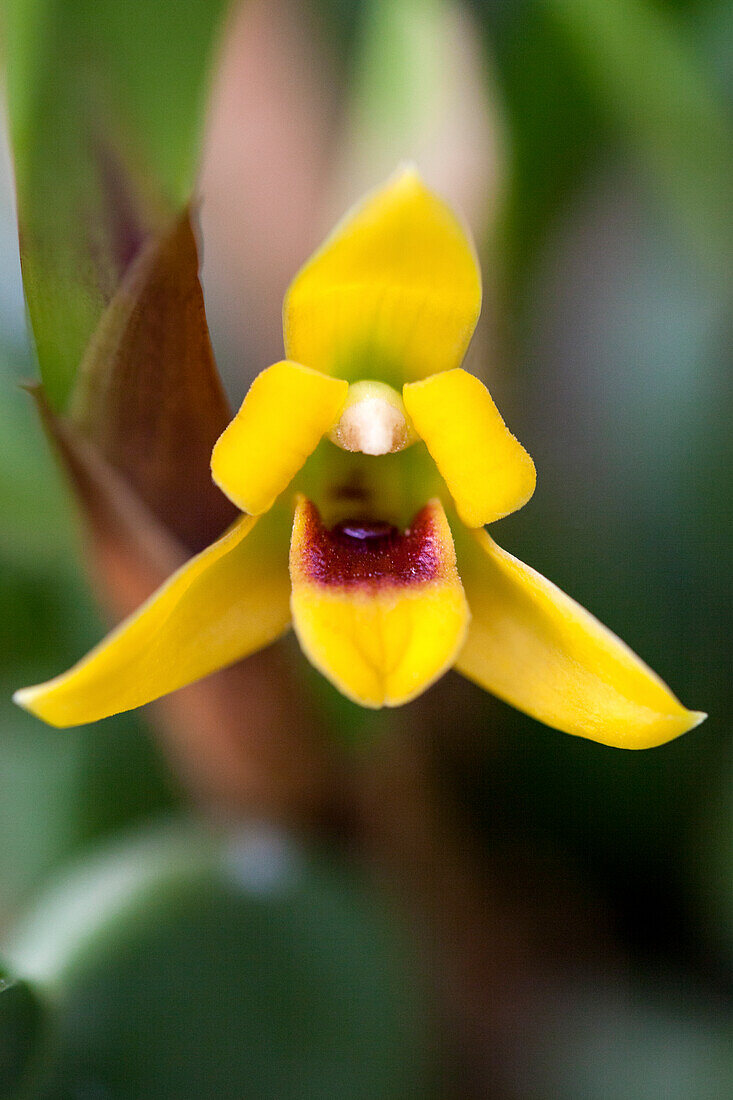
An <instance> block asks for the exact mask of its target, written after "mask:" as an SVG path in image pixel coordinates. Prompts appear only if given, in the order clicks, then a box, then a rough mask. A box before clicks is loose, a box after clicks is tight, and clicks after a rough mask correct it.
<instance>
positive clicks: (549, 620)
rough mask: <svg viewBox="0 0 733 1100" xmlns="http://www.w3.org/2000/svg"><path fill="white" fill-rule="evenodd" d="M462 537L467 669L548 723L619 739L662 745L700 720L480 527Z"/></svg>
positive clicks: (462, 662)
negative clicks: (468, 622) (468, 611)
mask: <svg viewBox="0 0 733 1100" xmlns="http://www.w3.org/2000/svg"><path fill="white" fill-rule="evenodd" d="M464 542H465V545H464V544H463V543H461V544H460V546H459V551H460V568H461V576H462V579H463V582H464V584H465V587H466V595H467V597H468V602H469V606H470V608H471V615H472V619H471V626H470V628H469V632H468V637H467V640H466V644H465V646H464V648H463V650H462V652H461V653H460V655H459V657H458V660H457V661H456V668H457V669H458V671H459V672H462V673H463V674H464V676H467V677H469V679H471V680H475V681H476V683H478V684H480V685H481V686H482V687H484V688H486V689H487V690H488V691H491V692H493V694H495V695H498V696H499V697H500V698H502V699H505V700H506V701H507V702H508V703H511V704H512V706H515V707H518V708H519V709H520V710H523V711H526V712H527V714H530V715H532V717H534V718H538V719H539V720H540V721H541V722H545V723H546V724H547V725H548V726H553V727H554V728H555V729H559V730H563V731H565V732H566V733H573V734H577V735H578V736H580V737H588V738H590V739H591V740H593V741H600V742H602V743H603V744H606V745H613V746H616V747H618V748H627V749H643V748H651V747H653V746H655V745H661V744H663V743H664V742H666V741H671V740H672V738H674V737H678V736H679V735H680V734H682V733H686V732H687V730H689V729H692V728H693V726H696V725H698V724H699V723H700V722H701V721H703V719H704V718H705V715H704V714H700V713H695V712H693V711H689V710H686V709H685V708H684V707H683V706H682V704H681V703H680V702H679V701H678V700H677V699H676V698H675V696H674V695H673V694H672V692H671V691H670V690H669V688H668V687H667V686H666V684H664V683H663V682H662V680H660V679H659V677H658V676H657V675H656V674H655V673H654V672H652V670H651V669H650V668H648V667H647V665H645V664H644V662H643V661H642V660H641V659H640V658H639V657H637V656H636V655H635V654H634V653H633V652H632V651H631V650H630V649H629V648H628V646H626V645H625V644H624V643H623V642H622V641H621V640H620V639H619V638H617V637H616V635H615V634H612V633H611V631H610V630H608V629H607V628H606V627H605V626H603V625H602V624H601V623H599V622H598V620H597V619H595V618H594V617H593V616H592V615H591V614H590V613H589V612H588V611H586V610H584V608H582V607H581V606H580V605H579V604H578V603H576V602H575V600H573V599H571V598H570V597H569V596H567V595H565V593H564V592H561V591H560V589H559V588H557V587H556V585H554V584H552V583H551V582H550V581H548V580H546V579H545V578H544V577H543V576H541V575H540V574H539V573H537V572H536V571H535V570H534V569H530V567H529V566H528V565H524V564H523V563H522V562H521V561H518V560H517V559H516V558H514V557H512V555H511V554H508V553H507V552H506V551H505V550H502V549H501V548H500V547H499V546H497V545H496V543H495V542H494V541H493V540H492V539H491V538H490V537H489V536H488V535H487V534H486V532H485V531H480V532H478V531H477V532H474V533H473V535H472V536H468V535H467V536H465V539H464Z"/></svg>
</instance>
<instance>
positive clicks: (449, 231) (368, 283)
mask: <svg viewBox="0 0 733 1100" xmlns="http://www.w3.org/2000/svg"><path fill="white" fill-rule="evenodd" d="M480 309H481V274H480V271H479V267H478V264H477V261H476V256H475V253H474V250H473V245H472V243H471V241H470V240H469V238H468V236H467V234H466V231H465V230H464V228H463V227H462V225H461V224H460V222H459V221H458V220H457V218H456V217H455V215H454V214H453V212H452V211H451V210H450V209H449V208H448V207H447V206H446V205H445V203H443V202H442V201H441V200H440V199H438V198H437V197H436V196H435V195H434V194H433V193H432V192H431V191H429V190H428V189H427V188H426V187H425V185H424V184H423V182H422V180H421V179H420V177H419V176H418V174H417V172H416V171H415V170H414V169H412V168H406V169H403V170H402V171H400V172H399V173H398V174H397V175H395V176H394V177H393V178H392V179H391V180H390V181H389V182H388V183H387V184H386V186H385V187H383V188H382V189H381V190H379V191H376V192H375V193H374V194H373V195H371V196H370V197H369V198H367V200H366V201H365V202H364V203H363V204H362V205H360V206H358V207H356V209H355V210H353V211H351V212H350V213H349V214H347V215H346V217H345V218H344V220H343V221H342V222H341V224H340V225H339V226H337V228H336V229H335V231H334V232H333V234H332V235H331V236H330V237H329V238H328V239H327V240H326V242H325V244H324V245H323V246H322V247H321V248H320V249H319V250H318V251H317V252H316V253H315V254H314V255H313V256H312V257H311V259H310V260H308V262H307V263H306V264H305V266H304V267H303V268H302V269H301V271H300V272H299V273H298V275H296V277H295V279H294V280H293V282H292V284H291V285H290V289H289V290H288V292H287V295H286V297H285V302H284V305H283V328H284V334H285V351H286V354H287V356H288V357H289V358H291V359H296V360H297V361H298V362H301V363H307V364H308V365H309V366H311V367H317V368H318V369H320V370H323V371H326V372H327V373H329V374H338V375H340V376H341V377H345V378H348V379H349V380H350V381H355V380H357V379H359V378H375V379H379V380H380V381H382V382H387V383H389V384H390V385H394V386H396V387H398V388H399V387H401V385H402V383H403V382H404V381H405V380H411V379H416V378H424V377H425V376H426V375H428V374H433V373H434V372H435V371H441V370H448V369H449V368H451V367H455V366H458V364H459V363H460V362H461V360H462V359H463V356H464V354H465V352H466V348H467V347H468V344H469V341H470V339H471V336H472V334H473V330H474V328H475V326H476V321H477V320H478V315H479V312H480Z"/></svg>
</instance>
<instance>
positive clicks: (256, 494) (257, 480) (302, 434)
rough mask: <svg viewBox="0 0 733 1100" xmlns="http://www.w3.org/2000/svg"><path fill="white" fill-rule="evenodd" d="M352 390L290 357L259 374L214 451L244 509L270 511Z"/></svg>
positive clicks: (221, 474)
mask: <svg viewBox="0 0 733 1100" xmlns="http://www.w3.org/2000/svg"><path fill="white" fill-rule="evenodd" d="M348 390H349V386H348V383H347V382H344V381H342V380H341V379H340V378H330V377H328V376H327V375H325V374H322V373H321V372H320V371H317V370H311V369H310V367H303V366H301V365H300V364H299V363H292V362H289V361H288V360H283V361H282V362H280V363H275V364H274V365H273V366H271V367H268V368H267V370H263V371H262V373H261V374H258V375H257V377H256V378H255V380H254V382H253V383H252V385H251V386H250V388H249V392H248V394H247V396H246V397H245V399H244V401H243V402H242V407H241V408H240V410H239V412H238V413H237V415H236V416H235V417H234V420H232V422H231V424H230V425H229V426H228V428H227V429H226V430H225V431H224V432H223V433H222V435H220V436H219V439H218V440H217V442H216V445H215V446H214V450H213V452H212V455H211V474H212V477H213V479H214V481H215V482H216V484H217V485H218V486H219V488H220V489H221V490H222V492H224V493H226V495H227V496H228V497H229V499H230V500H232V501H234V503H235V504H236V505H237V507H238V508H241V509H242V511H243V512H249V514H250V515H261V514H262V513H263V512H267V511H268V510H269V509H270V508H271V507H272V505H273V503H274V502H275V499H276V498H277V497H278V496H279V495H280V493H282V492H283V490H284V489H286V488H287V487H288V485H289V484H290V482H291V481H292V479H293V477H294V476H295V474H297V472H298V470H299V469H300V468H301V466H302V465H303V463H304V462H305V460H306V459H307V458H308V456H309V455H310V454H311V453H312V452H313V451H314V450H315V449H316V447H317V446H318V443H319V441H320V439H321V437H322V436H323V435H324V434H325V433H326V432H327V431H328V430H329V428H331V427H332V426H333V424H334V423H335V421H336V420H337V419H338V415H339V413H340V411H341V407H342V405H343V404H344V401H345V400H346V395H347V393H348Z"/></svg>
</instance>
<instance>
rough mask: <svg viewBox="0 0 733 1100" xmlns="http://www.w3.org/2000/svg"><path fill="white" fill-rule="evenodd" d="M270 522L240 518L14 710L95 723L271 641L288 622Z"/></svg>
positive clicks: (277, 542) (282, 541)
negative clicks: (80, 656) (89, 649)
mask: <svg viewBox="0 0 733 1100" xmlns="http://www.w3.org/2000/svg"><path fill="white" fill-rule="evenodd" d="M276 518H277V517H276V516H275V514H274V513H273V518H271V517H268V518H267V520H265V521H262V522H260V523H259V526H255V525H256V524H258V520H257V519H256V518H255V517H252V516H242V517H240V519H239V520H238V521H237V522H236V523H235V524H234V525H233V526H232V527H231V528H230V529H229V530H228V531H227V532H226V533H225V534H224V535H222V537H221V538H220V539H218V541H217V542H215V543H212V545H211V546H209V547H208V548H207V549H206V550H204V551H202V553H200V554H198V555H197V556H196V557H194V558H192V559H191V560H190V561H188V562H187V563H186V564H185V565H184V566H182V567H181V568H180V569H179V570H178V571H177V572H176V573H174V574H173V576H172V577H170V578H169V579H168V580H167V581H166V582H165V584H163V585H162V586H161V587H160V588H159V589H158V591H157V592H155V593H154V594H153V595H152V596H151V597H150V599H149V600H147V601H146V603H144V604H143V605H142V607H141V608H140V609H139V610H138V611H136V612H135V613H134V614H133V615H131V616H130V617H129V618H128V619H127V620H126V621H125V622H123V623H122V624H121V625H120V626H118V627H117V629H116V630H113V631H112V633H111V634H109V635H108V637H107V638H106V639H105V640H104V641H103V642H101V643H100V644H99V645H98V646H97V647H96V648H95V649H93V650H92V651H91V653H89V654H88V655H87V656H86V657H84V658H83V659H82V660H81V661H79V663H78V664H76V665H75V666H74V667H73V668H72V669H70V670H69V671H68V672H66V673H63V674H62V675H61V676H57V677H56V678H55V679H53V680H49V681H48V682H47V683H45V684H39V685H37V686H36V687H29V688H24V689H22V690H21V691H18V692H16V694H15V696H14V698H15V701H16V702H17V703H19V704H20V706H22V707H25V708H26V710H29V711H31V712H32V713H33V714H36V715H37V716H38V717H39V718H42V719H43V721H45V722H48V723H49V724H50V725H52V726H75V725H80V724H82V723H85V722H94V721H96V720H97V719H99V718H106V717H107V716H108V715H110V714H117V713H119V712H120V711H124V710H131V709H132V708H133V707H139V706H141V705H142V704H143V703H148V702H150V701H151V700H153V699H157V698H158V697H159V696H161V695H165V694H167V693H168V692H170V691H175V690H176V689H177V688H180V687H183V686H184V685H185V684H189V683H191V682H192V681H194V680H199V679H201V677H203V676H206V675H208V674H209V673H210V672H214V671H215V670H216V669H219V668H223V667H224V666H225V665H230V664H232V663H233V662H234V661H237V660H239V659H240V658H242V657H245V656H247V655H248V654H249V653H252V652H253V651H254V650H256V649H260V648H262V646H265V645H267V644H268V643H269V642H271V641H273V640H274V639H275V638H276V637H277V636H278V635H279V634H281V633H282V632H283V631H284V630H285V629H286V627H287V626H288V623H289V619H290V612H289V607H288V596H289V584H288V574H287V562H286V555H285V552H284V548H285V546H286V535H285V532H284V531H281V530H279V529H277V530H271V529H270V527H271V525H272V524H273V519H276ZM253 528H254V531H253ZM250 532H253V533H252V534H250ZM276 536H280V537H279V538H278V537H276Z"/></svg>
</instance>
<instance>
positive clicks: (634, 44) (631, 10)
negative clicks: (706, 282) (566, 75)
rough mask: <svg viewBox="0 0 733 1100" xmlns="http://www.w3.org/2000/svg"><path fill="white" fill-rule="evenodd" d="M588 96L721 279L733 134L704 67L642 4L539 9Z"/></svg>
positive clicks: (671, 27) (564, 4)
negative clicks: (566, 48) (568, 51)
mask: <svg viewBox="0 0 733 1100" xmlns="http://www.w3.org/2000/svg"><path fill="white" fill-rule="evenodd" d="M542 2H543V4H544V5H545V6H546V7H547V9H548V10H549V12H550V13H551V14H552V15H553V16H554V18H555V19H556V21H557V25H558V27H559V29H560V30H561V32H562V33H563V34H564V35H565V36H566V38H567V41H568V44H569V45H570V47H571V48H572V50H573V51H574V53H575V57H576V60H577V64H578V67H579V69H580V70H581V71H582V73H583V74H584V76H585V78H586V80H587V81H588V87H589V91H590V92H591V94H595V95H596V96H597V97H598V100H599V103H600V104H601V105H602V107H603V108H604V109H605V112H606V115H607V116H608V120H609V122H610V123H611V124H612V125H615V126H616V127H617V129H618V130H619V132H620V134H621V136H622V137H623V138H625V139H626V140H627V141H628V143H629V145H630V146H631V148H632V149H633V150H635V152H636V154H637V155H638V157H639V159H640V160H641V161H643V162H645V163H646V164H647V166H648V168H649V170H650V173H651V174H652V176H653V178H654V180H655V181H656V184H657V186H658V187H659V189H660V190H661V192H662V193H663V194H664V196H665V197H666V199H667V201H668V203H669V205H670V208H671V210H672V213H673V215H674V216H675V218H676V219H678V220H679V222H680V223H681V224H682V225H683V226H684V227H685V229H686V232H687V235H688V236H689V238H690V239H691V241H692V242H694V245H695V246H696V248H697V250H698V252H699V254H700V255H701V256H702V257H703V258H704V259H705V260H707V262H708V264H709V266H711V267H712V268H713V269H714V270H718V271H719V270H722V269H725V268H726V266H727V264H728V263H729V259H730V251H731V245H733V231H732V226H733V222H732V221H731V216H730V215H731V207H732V206H733V131H732V130H731V127H730V124H729V120H728V119H727V117H726V114H725V111H724V109H723V106H722V103H721V102H719V101H718V99H717V98H716V96H715V94H714V91H713V87H712V86H711V84H709V82H708V79H707V76H706V74H705V72H704V70H703V67H702V63H701V59H699V58H698V57H696V56H695V53H694V50H693V49H692V48H690V47H689V46H688V44H687V43H686V42H685V41H684V39H683V36H682V33H681V30H680V29H679V28H677V27H676V26H675V23H674V20H673V18H671V17H670V16H669V15H668V14H667V13H666V12H665V11H664V9H663V8H660V7H657V6H652V5H651V4H650V3H648V2H647V0H612V2H611V0H542Z"/></svg>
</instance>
